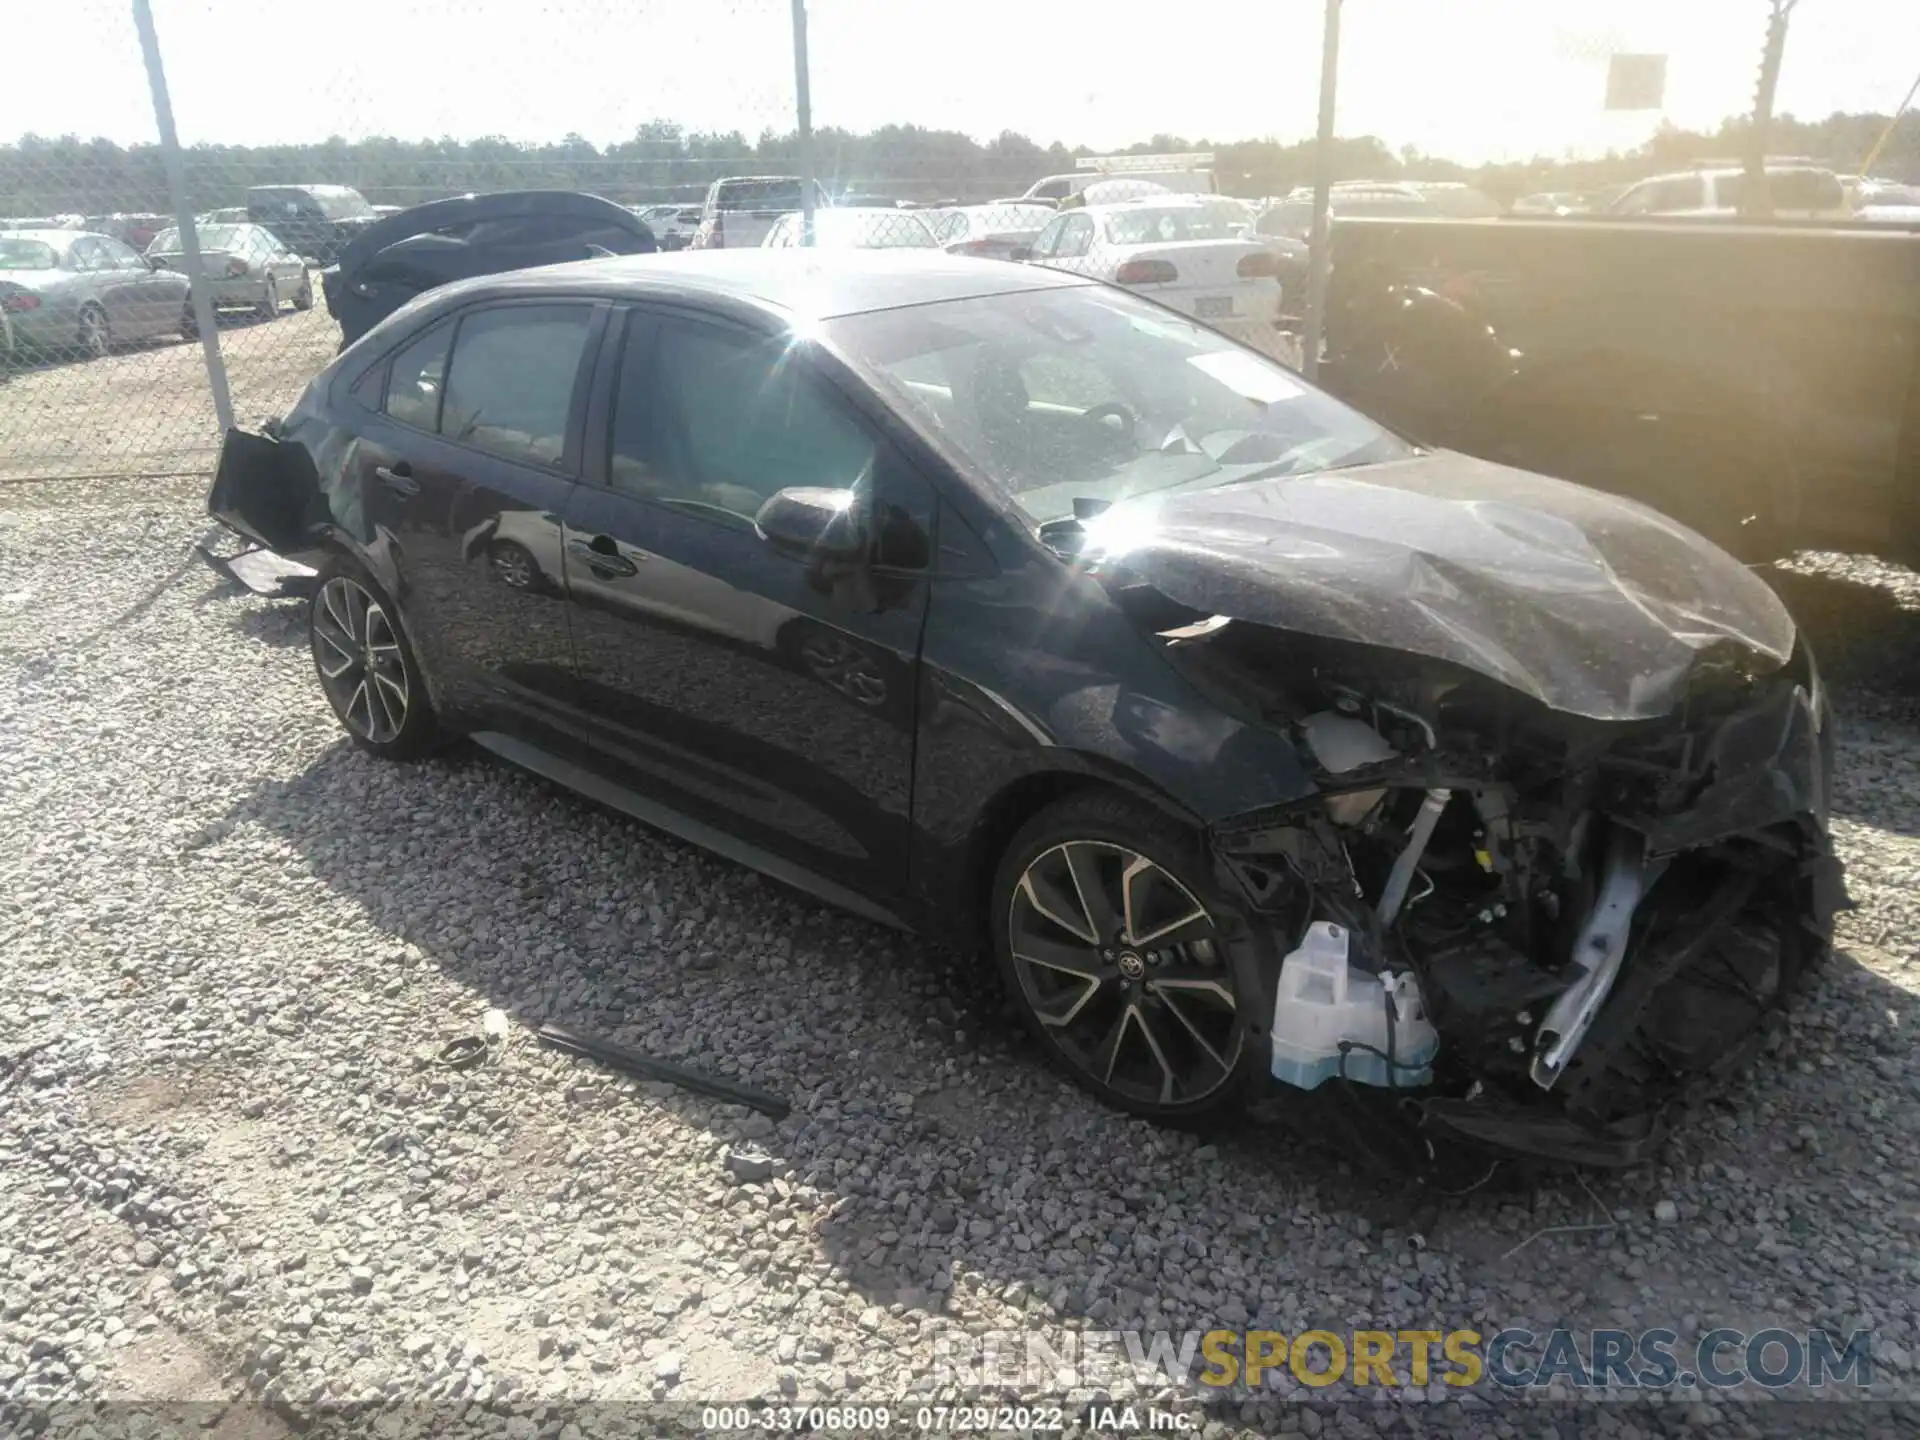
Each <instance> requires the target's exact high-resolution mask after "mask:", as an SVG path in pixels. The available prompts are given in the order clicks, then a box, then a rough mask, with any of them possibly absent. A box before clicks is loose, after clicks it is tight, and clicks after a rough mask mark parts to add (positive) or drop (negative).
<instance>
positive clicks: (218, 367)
mask: <svg viewBox="0 0 1920 1440" xmlns="http://www.w3.org/2000/svg"><path fill="white" fill-rule="evenodd" d="M795 3H796V4H798V3H799V0H795ZM133 23H134V27H135V28H136V29H137V30H139V32H140V53H141V55H142V56H143V57H144V58H145V60H146V62H147V84H148V85H149V86H150V87H151V88H152V90H153V119H154V123H155V124H156V125H157V126H158V127H159V130H160V159H161V163H162V164H163V165H164V166H165V167H166V172H167V191H168V194H169V195H170V196H171V198H172V200H173V218H174V223H175V224H176V225H178V226H179V227H180V249H181V252H182V258H183V262H184V263H185V265H186V267H187V282H188V284H190V285H191V286H192V287H193V290H192V295H193V319H194V324H195V326H196V327H197V328H198V329H199V331H200V349H201V352H202V354H204V355H205V357H206V362H207V388H208V389H210V390H211V391H212V392H213V414H214V418H215V419H217V420H218V421H219V422H220V433H221V434H222V435H225V434H226V433H227V431H229V430H231V429H232V428H233V400H232V397H231V396H230V395H229V394H228V393H227V365H226V361H225V360H223V359H222V358H221V356H220V334H219V331H217V330H216V329H215V328H214V317H213V295H212V293H211V292H210V291H209V289H208V286H207V277H206V274H205V272H204V271H203V269H202V268H201V264H200V234H199V232H198V231H197V230H195V229H194V225H193V207H192V206H191V205H190V204H188V203H187V174H186V167H185V165H184V164H182V162H181V159H180V136H179V134H178V132H177V131H175V129H174V128H173V102H172V101H171V100H169V99H168V98H167V73H166V71H165V70H164V69H162V68H161V65H160V37H159V36H158V35H157V34H156V33H155V32H154V28H153V10H152V8H151V6H149V4H148V0H133Z"/></svg>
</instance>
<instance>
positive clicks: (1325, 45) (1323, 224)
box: [1300, 0, 1340, 380]
mask: <svg viewBox="0 0 1920 1440" xmlns="http://www.w3.org/2000/svg"><path fill="white" fill-rule="evenodd" d="M1326 3H1327V14H1326V29H1325V33H1324V35H1323V36H1322V38H1321V44H1320V130H1319V142H1318V144H1317V145H1316V146H1315V148H1314V155H1313V234H1312V237H1311V239H1310V240H1309V241H1308V247H1307V333H1306V336H1305V338H1304V340H1303V342H1302V348H1303V353H1302V355H1301V357H1300V366H1301V370H1302V372H1303V373H1304V374H1305V375H1306V377H1307V378H1308V379H1309V380H1312V379H1315V378H1316V377H1318V375H1319V374H1320V342H1321V336H1322V335H1323V334H1324V333H1325V331H1326V324H1327V269H1328V266H1329V265H1330V264H1331V262H1332V258H1333V257H1332V254H1331V250H1332V244H1331V242H1332V240H1333V234H1332V229H1333V227H1332V225H1331V223H1330V217H1329V215H1328V207H1329V205H1330V204H1331V202H1332V199H1333V112H1334V104H1333V101H1334V91H1335V87H1336V85H1337V84H1338V81H1339V78H1340V0H1326Z"/></svg>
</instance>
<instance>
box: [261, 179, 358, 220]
mask: <svg viewBox="0 0 1920 1440" xmlns="http://www.w3.org/2000/svg"><path fill="white" fill-rule="evenodd" d="M247 203H248V204H249V205H257V206H262V207H264V208H266V209H269V210H277V211H281V212H283V213H286V214H297V213H299V212H302V211H318V212H319V213H320V214H321V215H323V216H325V217H326V218H327V219H329V220H355V219H361V218H364V217H366V216H369V215H371V214H373V206H371V205H369V204H368V203H367V199H366V197H365V196H364V195H362V194H361V193H360V192H359V191H358V190H353V189H349V188H348V187H347V186H345V185H315V186H314V187H312V188H311V189H302V188H301V187H299V186H297V185H259V186H255V187H254V188H253V189H252V190H249V191H248V192H247Z"/></svg>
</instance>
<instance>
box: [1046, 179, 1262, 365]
mask: <svg viewBox="0 0 1920 1440" xmlns="http://www.w3.org/2000/svg"><path fill="white" fill-rule="evenodd" d="M1234 213H1235V212H1232V211H1229V210H1227V209H1225V208H1223V207H1222V206H1221V205H1219V204H1218V203H1217V202H1214V201H1202V200H1197V199H1188V198H1186V197H1184V196H1169V197H1168V198H1166V199H1165V200H1139V201H1132V202H1130V203H1128V204H1124V205H1088V206H1084V207H1082V208H1080V209H1077V210H1064V211H1062V212H1061V213H1060V214H1058V215H1056V216H1054V217H1053V219H1052V220H1051V221H1049V222H1048V224H1047V228H1046V229H1044V230H1042V231H1041V232H1040V237H1039V239H1037V240H1035V241H1034V244H1033V251H1032V256H1031V259H1032V262H1033V263H1034V264H1036V265H1045V266H1048V267H1049V268H1051V269H1055V270H1068V271H1071V272H1073V273H1074V274H1076V275H1086V276H1090V277H1092V278H1093V279H1096V280H1106V281H1109V282H1111V283H1113V284H1116V285H1125V286H1126V287H1127V288H1128V289H1130V290H1138V291H1139V292H1140V293H1141V294H1143V295H1150V296H1152V297H1153V298H1154V299H1155V300H1158V301H1159V302H1160V303H1161V304H1163V305H1167V306H1170V307H1172V308H1173V309H1175V310H1178V311H1180V312H1181V313H1182V314H1184V315H1191V316H1192V317H1193V318H1194V319H1196V320H1200V321H1203V322H1204V323H1206V324H1208V325H1211V326H1213V327H1214V328H1215V329H1217V330H1220V331H1222V332H1224V333H1226V334H1230V335H1232V336H1234V337H1235V338H1236V339H1239V340H1243V341H1245V342H1247V343H1248V344H1251V345H1254V346H1257V347H1258V348H1260V349H1262V350H1265V351H1267V352H1268V353H1270V354H1278V353H1280V351H1279V336H1278V331H1277V330H1276V328H1275V322H1276V321H1278V319H1279V318H1280V301H1281V287H1280V278H1279V276H1280V266H1279V261H1278V258H1277V257H1276V256H1275V255H1274V253H1273V251H1272V250H1271V249H1269V248H1268V247H1267V246H1265V245H1263V244H1261V243H1260V242H1259V241H1257V240H1251V239H1247V238H1244V237H1243V236H1242V234H1241V226H1240V224H1239V223H1238V222H1237V221H1236V220H1235V218H1234Z"/></svg>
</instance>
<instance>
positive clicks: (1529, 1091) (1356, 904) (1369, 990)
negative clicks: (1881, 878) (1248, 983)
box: [1134, 591, 1845, 1164]
mask: <svg viewBox="0 0 1920 1440" xmlns="http://www.w3.org/2000/svg"><path fill="white" fill-rule="evenodd" d="M1134 598H1135V605H1136V608H1137V609H1139V610H1140V611H1141V613H1142V616H1143V618H1144V615H1145V614H1146V613H1147V612H1151V611H1153V610H1154V609H1155V608H1156V607H1166V606H1167V602H1166V600H1165V597H1164V596H1162V595H1159V594H1158V593H1157V592H1153V591H1141V592H1135V597H1134ZM1177 608H1178V607H1171V608H1162V610H1161V613H1160V614H1158V615H1157V616H1156V617H1155V619H1156V621H1157V620H1167V619H1174V620H1176V622H1177V623H1173V624H1170V625H1165V626H1160V627H1158V628H1157V631H1156V633H1159V634H1160V635H1161V637H1162V640H1163V642H1164V643H1165V645H1166V647H1167V652H1166V653H1167V655H1168V658H1169V659H1170V660H1171V661H1172V662H1173V663H1174V664H1176V666H1177V667H1178V668H1179V669H1180V670H1181V671H1182V672H1183V673H1184V674H1185V675H1187V676H1188V678H1189V679H1190V680H1192V681H1193V682H1194V683H1196V684H1197V685H1200V686H1201V687H1203V688H1204V689H1206V690H1207V691H1208V692H1210V693H1211V694H1213V695H1214V696H1215V697H1216V698H1217V699H1219V700H1220V701H1222V702H1223V703H1228V704H1231V705H1233V706H1234V707H1235V708H1236V709H1237V710H1239V711H1241V712H1242V713H1247V712H1253V713H1256V714H1258V715H1259V716H1260V717H1261V719H1262V720H1263V721H1264V722H1265V723H1266V724H1268V725H1272V726H1285V727H1287V728H1288V729H1289V730H1291V732H1292V733H1293V735H1294V736H1295V737H1296V739H1297V742H1298V744H1299V746H1300V749H1301V752H1302V754H1303V755H1304V756H1307V757H1310V759H1311V761H1312V763H1313V766H1314V769H1315V774H1316V779H1317V781H1318V782H1319V784H1320V787H1321V789H1320V793H1319V794H1318V795H1317V796H1315V797H1313V798H1311V799H1309V800H1306V801H1303V802H1300V803H1298V804H1296V805H1292V806H1286V807H1276V808H1275V809H1273V810H1270V811H1268V812H1266V813H1256V814H1252V815H1247V816H1243V817H1239V818H1238V819H1237V820H1236V821H1235V822H1234V823H1233V824H1232V825H1229V826H1223V827H1219V830H1218V833H1217V835H1216V847H1217V852H1218V854H1219V856H1220V857H1221V862H1222V863H1223V864H1224V865H1226V866H1227V867H1229V868H1230V869H1231V870H1232V871H1233V872H1234V875H1235V878H1236V879H1237V880H1238V881H1239V882H1240V884H1241V887H1242V888H1243V889H1244V890H1245V891H1246V893H1248V894H1249V895H1250V896H1251V897H1253V898H1254V900H1255V902H1256V904H1257V905H1258V906H1259V907H1260V908H1262V909H1263V910H1265V911H1266V912H1268V913H1269V914H1270V915H1271V916H1272V917H1273V918H1274V919H1275V920H1276V921H1277V922H1278V925H1277V928H1278V931H1279V933H1280V934H1282V935H1283V936H1286V937H1290V938H1297V940H1298V944H1297V945H1296V948H1295V949H1294V950H1293V951H1292V952H1291V953H1289V954H1288V955H1287V956H1286V958H1285V960H1284V961H1283V963H1282V965H1281V969H1280V973H1279V975H1278V976H1277V978H1276V1003H1275V1010H1274V1021H1273V1042H1274V1049H1273V1055H1274V1059H1273V1071H1274V1074H1275V1076H1276V1077H1277V1078H1279V1079H1280V1080H1282V1081H1286V1082H1289V1083H1292V1084H1294V1085H1302V1086H1306V1087H1309V1088H1312V1087H1317V1086H1319V1085H1321V1084H1323V1083H1324V1082H1325V1081H1326V1080H1328V1079H1332V1080H1333V1081H1335V1082H1336V1084H1337V1086H1338V1087H1340V1088H1341V1089H1343V1090H1344V1091H1345V1092H1346V1093H1347V1094H1348V1096H1349V1097H1350V1098H1351V1099H1352V1100H1353V1101H1354V1102H1355V1103H1357V1104H1359V1105H1360V1106H1362V1107H1363V1108H1365V1109H1368V1110H1369V1111H1370V1113H1372V1114H1373V1115H1374V1116H1375V1117H1376V1118H1379V1119H1381V1120H1382V1121H1384V1122H1386V1123H1388V1124H1389V1125H1390V1126H1393V1127H1397V1128H1399V1129H1400V1130H1402V1131H1405V1132H1407V1133H1408V1134H1410V1135H1411V1136H1412V1137H1414V1138H1415V1139H1416V1140H1417V1141H1418V1144H1419V1145H1423V1146H1425V1147H1426V1148H1427V1149H1428V1150H1429V1152H1430V1151H1431V1146H1432V1144H1433V1139H1434V1137H1436V1136H1439V1135H1441V1134H1445V1135H1447V1136H1450V1137H1451V1138H1452V1139H1455V1140H1464V1141H1467V1142H1469V1143H1470V1144H1472V1145H1474V1146H1476V1147H1478V1148H1484V1149H1488V1150H1492V1151H1495V1152H1503V1151H1505V1152H1522V1153H1526V1154H1530V1155H1534V1156H1544V1157H1547V1158H1551V1159H1559V1160H1569V1161H1577V1162H1581V1163H1593V1164H1629V1163H1633V1162H1635V1161H1637V1160H1639V1159H1640V1158H1643V1157H1644V1156H1645V1155H1646V1154H1647V1153H1648V1150H1649V1148H1650V1146H1651V1145H1652V1144H1653V1143H1655V1142H1656V1141H1657V1140H1658V1138H1659V1137H1660V1134H1661V1129H1660V1125H1659V1115H1660V1112H1661V1111H1662V1110H1663V1109H1664V1108H1665V1107H1666V1106H1667V1105H1668V1103H1669V1102H1671V1101H1673V1100H1676V1099H1678V1098H1680V1097H1682V1096H1684V1095H1685V1094H1686V1093H1687V1092H1688V1089H1689V1087H1690V1086H1693V1085H1695V1084H1697V1083H1699V1082H1701V1081H1703V1080H1710V1079H1712V1078H1713V1077H1715V1076H1718V1075H1721V1074H1724V1073H1726V1072H1727V1071H1729V1070H1731V1069H1733V1068H1735V1067H1737V1066H1738V1065H1739V1064H1740V1063H1742V1062H1743V1060H1744V1059H1745V1058H1746V1057H1747V1056H1749V1055H1750V1054H1751V1053H1752V1051H1753V1049H1754V1047H1755V1046H1757V1045H1758V1044H1759V1043H1760V1042H1761V1041H1762V1040H1763V1039H1764V1038H1765V1035H1766V1032H1767V1028H1768V1027H1769V1025H1770V1024H1772V1023H1774V1021H1775V1017H1776V1016H1777V1014H1778V1012H1779V1007H1780V1005H1781V1003H1782V1002H1783V1001H1784V999H1785V998H1786V997H1787V995H1788V994H1789V993H1790V991H1791V990H1792V988H1793V986H1794V984H1795V982H1796V981H1797V980H1798V979H1799V977H1800V976H1801V975H1802V974H1803V973H1804V971H1805V970H1806V968H1807V966H1808V964H1809V963H1810V962H1812V961H1813V960H1816V959H1817V958H1819V956H1820V954H1821V953H1822V952H1823V951H1824V948H1825V945H1826V941H1827V936H1828V935H1829V934H1830V931H1831V924H1832V917H1833V913H1834V910H1835V909H1836V907H1838V906H1840V905H1842V904H1844V903H1845V900H1844V891H1843V889H1842V884H1841V879H1840V872H1839V867H1838V863H1837V862H1836V861H1835V860H1834V859H1833V856H1832V853H1831V849H1830V847H1829V845H1828V842H1827V839H1826V834H1825V827H1826V810H1827V800H1826V795H1825V793H1824V784H1825V780H1824V777H1825V775H1826V774H1827V763H1826V760H1827V755H1828V752H1829V751H1830V747H1831V737H1830V735H1829V734H1828V733H1826V732H1827V726H1826V718H1825V702H1824V699H1823V697H1822V696H1821V694H1820V686H1819V680H1818V677H1817V675H1816V674H1815V673H1814V671H1813V667H1812V663H1811V660H1810V658H1809V657H1807V656H1806V655H1805V654H1804V652H1795V653H1794V654H1793V656H1792V657H1791V658H1790V659H1789V661H1788V663H1787V664H1785V665H1780V664H1778V663H1777V662H1775V661H1774V660H1773V659H1772V658H1771V657H1770V656H1766V655H1756V654H1754V653H1753V652H1752V651H1751V650H1744V649H1741V648H1739V647H1731V646H1729V647H1725V648H1724V649H1723V650H1720V651H1715V652H1710V653H1708V654H1706V655H1704V656H1703V657H1702V663H1701V664H1700V665H1699V666H1698V667H1697V668H1696V671H1695V673H1694V675H1693V676H1692V678H1691V680H1690V682H1689V683H1688V685H1687V686H1686V689H1685V695H1684V699H1683V701H1682V703H1681V704H1680V705H1679V707H1678V708H1677V709H1676V710H1674V711H1673V712H1672V713H1671V714H1669V715H1666V716H1663V717H1660V718H1655V719H1640V720H1625V721H1622V720H1597V719H1592V718H1587V717H1582V716H1578V715H1571V714H1567V713H1564V712H1561V711H1556V710H1553V709H1551V708H1549V707H1548V706H1547V705H1545V704H1543V703H1542V702H1540V701H1539V700H1537V699H1534V698H1532V697H1530V696H1527V695H1522V694H1520V693H1518V692H1516V691H1515V690H1513V689H1510V688H1508V687H1507V686H1505V685H1502V684H1500V683H1498V682H1497V681H1495V680H1492V679H1490V678H1488V677H1487V676H1485V675H1483V674H1479V673H1476V672H1474V671H1471V670H1468V669H1466V668H1464V667H1462V666H1460V665H1457V664H1453V663H1450V662H1447V661H1444V660H1439V659H1431V658H1426V657H1421V656H1410V655H1408V654H1406V653H1405V652H1402V651H1397V650H1389V649H1385V648H1382V647H1377V646H1370V645H1362V644H1356V643H1353V642H1351V641H1345V640H1337V639H1328V638H1323V637H1318V636H1312V635H1302V634H1298V633H1294V632H1290V631H1283V630H1278V629H1275V628H1273V627H1271V626H1268V625H1260V624H1248V623H1245V622H1242V621H1238V620H1232V619H1226V618H1223V617H1219V616H1204V615H1202V616H1195V615H1194V614H1193V612H1191V611H1187V612H1185V614H1184V615H1180V616H1176V615H1175V613H1174V611H1175V610H1176V609H1177ZM1343 969H1344V971H1345V973H1344V975H1343V973H1342V971H1343ZM1309 972H1311V973H1309ZM1316 1007H1318V1008H1316ZM1416 1153H1417V1150H1416Z"/></svg>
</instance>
